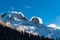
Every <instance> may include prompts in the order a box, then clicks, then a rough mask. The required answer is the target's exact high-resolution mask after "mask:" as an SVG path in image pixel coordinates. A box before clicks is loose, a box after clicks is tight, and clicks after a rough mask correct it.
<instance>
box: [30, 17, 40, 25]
mask: <svg viewBox="0 0 60 40" xmlns="http://www.w3.org/2000/svg"><path fill="white" fill-rule="evenodd" d="M31 21H32V22H34V23H36V24H39V19H38V18H33V19H32V20H31Z"/></svg>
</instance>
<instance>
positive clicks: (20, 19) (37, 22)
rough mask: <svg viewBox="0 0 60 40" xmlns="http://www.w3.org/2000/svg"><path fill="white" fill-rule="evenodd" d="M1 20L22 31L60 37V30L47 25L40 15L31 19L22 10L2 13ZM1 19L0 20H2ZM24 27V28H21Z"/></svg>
mask: <svg viewBox="0 0 60 40" xmlns="http://www.w3.org/2000/svg"><path fill="white" fill-rule="evenodd" d="M0 17H1V20H2V21H3V22H4V23H5V24H6V25H7V26H9V27H10V28H12V29H15V30H17V29H18V30H17V31H20V30H22V29H23V31H24V32H27V33H32V34H34V35H35V34H38V35H39V36H40V35H41V36H42V35H43V36H45V37H50V38H56V37H58V38H59V37H60V36H59V35H60V32H59V31H60V30H59V29H56V30H55V29H53V28H51V27H47V26H46V25H44V24H42V20H41V19H40V18H38V17H33V18H32V19H31V20H30V21H29V20H27V19H26V17H25V16H24V15H23V14H22V13H21V12H11V13H10V14H9V13H5V14H2V15H1V16H0ZM1 20H0V21H1ZM21 28H22V29H21Z"/></svg>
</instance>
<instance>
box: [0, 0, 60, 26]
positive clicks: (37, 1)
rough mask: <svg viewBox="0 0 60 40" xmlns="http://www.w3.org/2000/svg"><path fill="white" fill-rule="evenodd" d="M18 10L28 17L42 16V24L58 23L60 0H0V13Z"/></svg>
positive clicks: (59, 21) (59, 19) (59, 22)
mask: <svg viewBox="0 0 60 40" xmlns="http://www.w3.org/2000/svg"><path fill="white" fill-rule="evenodd" d="M7 11H20V12H22V13H24V15H25V16H26V17H27V18H28V19H30V18H31V17H32V16H38V17H40V18H42V20H43V23H44V24H51V23H54V24H57V25H59V24H60V0H0V13H1V12H7Z"/></svg>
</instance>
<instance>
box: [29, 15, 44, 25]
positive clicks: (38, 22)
mask: <svg viewBox="0 0 60 40" xmlns="http://www.w3.org/2000/svg"><path fill="white" fill-rule="evenodd" d="M30 21H32V22H34V23H37V24H42V23H43V22H42V19H41V18H39V17H36V16H33V17H32V18H31V19H30Z"/></svg>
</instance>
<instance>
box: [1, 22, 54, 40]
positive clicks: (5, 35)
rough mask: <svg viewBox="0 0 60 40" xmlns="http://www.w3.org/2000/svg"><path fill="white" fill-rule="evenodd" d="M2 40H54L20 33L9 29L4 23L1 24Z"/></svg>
mask: <svg viewBox="0 0 60 40" xmlns="http://www.w3.org/2000/svg"><path fill="white" fill-rule="evenodd" d="M0 40H54V39H49V38H45V37H44V36H42V37H40V36H34V35H32V34H30V36H29V34H28V33H26V32H24V33H23V32H18V31H16V30H13V29H11V28H8V27H7V26H6V25H4V23H2V22H1V23H0Z"/></svg>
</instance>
